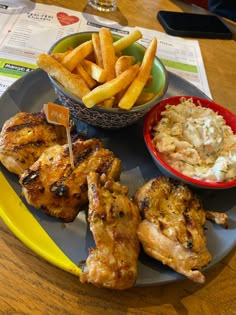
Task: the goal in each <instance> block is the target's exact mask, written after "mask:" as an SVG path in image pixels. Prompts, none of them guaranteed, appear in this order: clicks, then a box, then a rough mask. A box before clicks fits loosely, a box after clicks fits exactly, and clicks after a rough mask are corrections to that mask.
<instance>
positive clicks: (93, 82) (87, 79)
mask: <svg viewBox="0 0 236 315" xmlns="http://www.w3.org/2000/svg"><path fill="white" fill-rule="evenodd" d="M74 73H76V74H79V75H80V76H81V77H82V79H83V80H84V81H85V83H86V84H87V86H88V87H89V88H90V89H92V88H94V87H95V86H96V85H97V81H96V80H94V79H93V78H92V77H91V76H90V75H89V74H88V72H87V71H86V70H85V69H84V67H83V66H82V65H81V64H80V63H79V64H78V65H77V66H76V68H75V70H74Z"/></svg>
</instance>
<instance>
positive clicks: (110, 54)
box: [99, 27, 117, 81]
mask: <svg viewBox="0 0 236 315" xmlns="http://www.w3.org/2000/svg"><path fill="white" fill-rule="evenodd" d="M99 39H100V45H101V52H102V62H103V69H104V70H105V71H106V81H110V80H112V79H114V78H115V63H116V59H117V58H116V55H115V49H114V46H113V39H112V34H111V31H110V30H109V29H108V28H105V27H102V28H101V29H100V31H99Z"/></svg>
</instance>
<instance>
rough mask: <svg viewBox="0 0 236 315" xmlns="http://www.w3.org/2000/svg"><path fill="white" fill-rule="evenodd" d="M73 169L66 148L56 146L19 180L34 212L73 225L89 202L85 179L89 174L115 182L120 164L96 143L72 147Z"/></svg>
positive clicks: (94, 141)
mask: <svg viewBox="0 0 236 315" xmlns="http://www.w3.org/2000/svg"><path fill="white" fill-rule="evenodd" d="M73 156H74V165H75V168H74V169H72V168H71V163H70V157H69V149H68V145H64V146H60V145H55V146H53V147H51V148H48V149H47V150H45V151H44V152H43V154H42V155H41V156H40V157H39V159H38V160H37V161H36V162H35V163H34V164H33V165H31V166H30V167H29V168H28V169H27V170H26V171H25V172H24V173H23V174H22V176H21V177H20V184H21V186H22V194H23V196H24V197H25V198H26V200H27V202H28V203H29V204H30V205H32V206H34V207H35V208H42V209H43V210H44V211H45V212H46V213H47V214H48V215H51V216H54V217H57V218H60V219H62V220H64V221H65V222H70V221H73V220H74V219H75V217H76V215H77V214H78V212H79V210H80V209H81V207H82V206H84V205H85V204H87V202H88V193H87V175H88V173H89V172H90V171H96V172H98V173H99V174H103V173H105V174H106V175H107V176H108V178H114V179H118V178H119V176H120V171H121V162H120V160H119V159H118V158H116V157H115V156H114V153H113V152H111V151H109V150H108V149H105V148H103V143H102V142H101V141H100V140H98V139H90V140H86V141H83V140H80V139H79V140H77V141H76V142H74V143H73Z"/></svg>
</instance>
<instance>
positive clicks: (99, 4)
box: [88, 0, 117, 12]
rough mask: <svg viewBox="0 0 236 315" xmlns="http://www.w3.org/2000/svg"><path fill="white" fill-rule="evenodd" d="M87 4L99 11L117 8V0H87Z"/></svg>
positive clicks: (109, 10)
mask: <svg viewBox="0 0 236 315" xmlns="http://www.w3.org/2000/svg"><path fill="white" fill-rule="evenodd" d="M88 4H89V5H90V6H91V7H92V8H94V9H96V10H98V11H101V12H111V11H116V9H117V1H114V0H110V1H109V0H108V1H105V0H103V1H102V0H88Z"/></svg>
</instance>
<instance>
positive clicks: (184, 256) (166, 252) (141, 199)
mask: <svg viewBox="0 0 236 315" xmlns="http://www.w3.org/2000/svg"><path fill="white" fill-rule="evenodd" d="M134 201H135V203H136V204H137V205H138V207H139V209H140V211H141V215H142V218H143V220H142V222H141V223H140V225H139V227H138V232H137V233H138V237H139V240H140V242H141V244H142V246H143V249H144V251H145V252H146V254H148V255H149V256H151V257H153V258H155V259H157V260H159V261H161V262H162V263H163V264H166V265H168V266H169V267H171V268H173V269H174V270H175V271H177V272H179V273H181V274H183V275H185V276H186V277H188V278H189V279H191V280H193V281H194V282H198V283H203V282H204V281H205V277H204V275H203V274H202V273H201V271H200V269H201V268H202V267H203V266H206V265H207V264H208V263H209V262H210V260H211V254H210V253H209V251H208V249H207V247H206V238H205V235H204V225H205V222H206V212H205V211H204V209H203V208H202V206H201V204H200V201H199V199H198V198H197V196H195V195H194V194H193V193H192V191H191V190H190V189H189V188H188V187H187V186H185V185H183V184H180V183H177V182H176V181H174V180H172V179H169V178H167V177H160V178H155V179H151V180H149V181H148V182H147V183H146V184H144V185H143V186H142V187H140V188H139V189H138V190H137V192H136V194H135V196H134Z"/></svg>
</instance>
